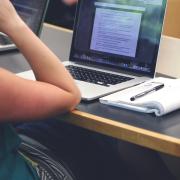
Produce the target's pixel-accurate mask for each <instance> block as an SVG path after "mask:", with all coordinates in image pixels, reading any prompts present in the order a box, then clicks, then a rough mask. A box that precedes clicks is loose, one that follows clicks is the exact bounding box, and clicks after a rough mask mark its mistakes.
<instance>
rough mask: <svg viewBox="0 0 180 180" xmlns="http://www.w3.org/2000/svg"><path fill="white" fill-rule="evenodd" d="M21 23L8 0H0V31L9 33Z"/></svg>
mask: <svg viewBox="0 0 180 180" xmlns="http://www.w3.org/2000/svg"><path fill="white" fill-rule="evenodd" d="M20 24H23V21H22V19H21V18H20V17H19V15H18V14H17V12H16V10H15V8H14V6H13V5H12V3H11V2H10V0H0V31H1V32H4V33H6V34H9V33H11V32H12V31H13V29H14V28H15V27H17V26H18V25H20Z"/></svg>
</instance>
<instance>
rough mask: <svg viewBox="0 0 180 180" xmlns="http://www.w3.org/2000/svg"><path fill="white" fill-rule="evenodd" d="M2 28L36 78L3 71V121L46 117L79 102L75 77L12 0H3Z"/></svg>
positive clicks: (0, 109)
mask: <svg viewBox="0 0 180 180" xmlns="http://www.w3.org/2000/svg"><path fill="white" fill-rule="evenodd" d="M0 31H3V32H4V33H6V34H7V35H8V36H9V37H10V38H11V39H12V40H13V41H14V43H15V44H16V46H17V47H18V48H19V50H20V51H21V52H22V54H23V55H24V56H25V58H26V59H27V61H28V62H29V64H30V65H31V67H32V70H33V71H34V74H35V76H36V79H37V81H36V82H33V81H28V80H24V79H21V78H19V77H16V76H15V75H13V74H11V73H10V72H8V71H6V70H3V69H1V70H0V79H1V85H0V86H1V87H0V121H1V120H13V119H19V120H25V119H34V118H44V117H47V116H49V115H53V114H57V113H59V112H64V111H67V110H70V109H72V108H73V107H74V106H75V105H77V103H78V102H79V101H80V93H79V90H78V88H77V87H76V85H75V83H74V80H73V79H72V77H71V76H70V74H69V73H68V72H67V71H66V69H65V68H64V66H63V65H62V64H61V63H60V61H59V59H58V58H57V57H56V56H55V55H54V54H53V53H52V52H51V51H50V50H49V49H48V48H47V47H46V46H45V45H44V44H43V43H42V42H41V41H40V40H39V39H38V38H37V37H36V36H35V35H34V33H33V32H32V31H31V30H30V29H29V28H28V27H27V26H26V25H25V23H24V22H23V21H22V20H21V18H20V17H19V16H18V15H17V13H16V12H15V9H14V8H13V6H12V5H11V3H10V2H9V0H0Z"/></svg>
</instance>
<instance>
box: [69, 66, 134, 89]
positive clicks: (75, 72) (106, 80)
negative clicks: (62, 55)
mask: <svg viewBox="0 0 180 180" xmlns="http://www.w3.org/2000/svg"><path fill="white" fill-rule="evenodd" d="M66 68H67V70H68V71H69V72H70V74H71V75H72V76H73V78H74V79H76V80H80V81H85V82H89V83H93V84H99V85H102V86H110V85H116V84H119V83H122V82H125V81H129V80H131V79H133V78H130V77H126V76H121V75H115V74H111V73H106V72H101V71H96V70H91V69H87V68H83V67H77V66H73V65H69V66H66Z"/></svg>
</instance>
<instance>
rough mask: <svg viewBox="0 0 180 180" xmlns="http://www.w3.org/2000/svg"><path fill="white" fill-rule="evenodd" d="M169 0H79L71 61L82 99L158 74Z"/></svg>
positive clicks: (106, 92)
mask: <svg viewBox="0 0 180 180" xmlns="http://www.w3.org/2000/svg"><path fill="white" fill-rule="evenodd" d="M166 1H167V0H126V1H124V0H114V1H111V0H79V1H78V5H77V12H76V18H75V25H74V32H73V39H72V45H71V51H70V60H69V61H65V62H64V64H65V66H66V67H67V69H68V70H69V72H70V73H71V74H72V76H73V77H74V79H75V81H76V83H77V85H78V87H79V88H80V91H81V93H82V100H93V99H97V98H99V97H102V96H105V95H107V94H110V93H113V92H116V91H119V90H122V89H125V88H127V87H131V86H135V85H137V84H140V83H142V82H144V81H146V80H148V79H151V78H153V77H154V75H155V67H156V62H157V56H158V50H159V45H160V38H161V32H162V27H163V20H164V15H165V9H166V4H167V2H166Z"/></svg>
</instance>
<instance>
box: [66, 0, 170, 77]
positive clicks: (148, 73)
mask: <svg viewBox="0 0 180 180" xmlns="http://www.w3.org/2000/svg"><path fill="white" fill-rule="evenodd" d="M82 1H83V0H79V1H78V4H77V7H76V14H75V21H74V27H73V36H72V43H71V48H70V55H69V60H70V61H72V62H74V63H80V64H85V65H86V64H88V65H95V66H96V65H97V66H99V67H102V68H113V69H115V70H116V71H117V72H118V71H119V72H120V71H125V72H126V71H127V73H135V74H138V75H139V76H141V75H142V76H143V75H144V76H147V77H150V78H152V77H154V76H155V69H156V65H157V59H158V53H159V47H160V41H161V37H162V32H163V27H164V18H165V14H166V8H167V0H163V2H164V1H166V7H165V12H164V11H162V12H161V17H163V19H162V21H163V22H162V28H161V33H160V36H159V37H157V43H158V44H157V46H156V48H155V50H154V57H153V60H152V66H151V70H150V72H145V71H138V70H134V69H124V68H121V67H117V66H114V65H110V64H102V63H98V62H91V61H87V62H86V61H84V60H81V59H78V58H74V57H73V54H74V53H76V49H75V45H74V44H75V38H76V32H77V28H78V21H79V19H78V18H79V13H80V6H81V3H82Z"/></svg>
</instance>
